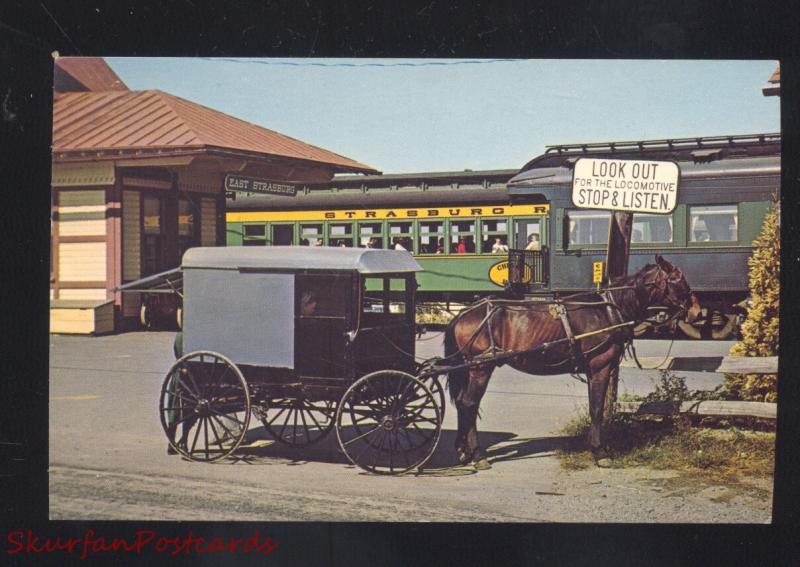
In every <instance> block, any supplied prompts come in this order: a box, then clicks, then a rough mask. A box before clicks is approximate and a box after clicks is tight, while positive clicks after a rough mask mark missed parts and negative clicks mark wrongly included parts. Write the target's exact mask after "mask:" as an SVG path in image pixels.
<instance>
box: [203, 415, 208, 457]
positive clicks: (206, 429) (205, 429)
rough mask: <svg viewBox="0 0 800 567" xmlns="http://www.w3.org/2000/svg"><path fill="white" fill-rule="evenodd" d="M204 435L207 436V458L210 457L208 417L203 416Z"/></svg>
mask: <svg viewBox="0 0 800 567" xmlns="http://www.w3.org/2000/svg"><path fill="white" fill-rule="evenodd" d="M202 421H203V435H204V437H205V448H206V459H207V458H208V418H206V417H203V418H202Z"/></svg>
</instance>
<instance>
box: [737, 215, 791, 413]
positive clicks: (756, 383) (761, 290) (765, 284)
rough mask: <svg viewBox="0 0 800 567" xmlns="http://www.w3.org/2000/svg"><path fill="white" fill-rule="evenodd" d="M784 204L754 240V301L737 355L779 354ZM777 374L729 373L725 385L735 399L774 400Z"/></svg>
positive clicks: (751, 285)
mask: <svg viewBox="0 0 800 567" xmlns="http://www.w3.org/2000/svg"><path fill="white" fill-rule="evenodd" d="M780 238H781V237H780V204H779V202H778V201H777V200H775V201H774V202H773V204H772V206H771V207H770V210H769V211H768V212H767V214H766V215H765V216H764V224H763V225H762V227H761V234H760V235H759V236H758V238H756V240H755V241H753V246H755V250H754V251H753V255H752V256H751V257H750V258H749V260H748V266H749V278H750V283H749V288H750V304H749V307H748V310H747V319H746V320H745V321H744V323H743V324H742V340H741V341H740V342H738V343H736V344H735V345H733V347H732V348H731V354H732V355H733V356H776V355H777V354H778V323H779V310H780V260H781V240H780ZM777 385H778V377H777V375H775V374H728V375H726V377H725V387H726V389H727V390H728V392H729V393H730V394H731V395H732V396H733V397H735V398H738V399H741V400H755V401H765V402H774V401H776V400H777Z"/></svg>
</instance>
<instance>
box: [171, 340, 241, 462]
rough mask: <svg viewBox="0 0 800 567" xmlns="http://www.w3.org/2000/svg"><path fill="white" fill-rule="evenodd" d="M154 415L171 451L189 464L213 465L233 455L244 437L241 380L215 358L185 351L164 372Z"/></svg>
mask: <svg viewBox="0 0 800 567" xmlns="http://www.w3.org/2000/svg"><path fill="white" fill-rule="evenodd" d="M159 413H160V415H161V426H162V427H163V428H164V432H165V433H166V434H167V440H168V441H169V444H170V446H171V447H172V448H173V449H174V450H175V451H177V452H178V453H180V454H181V455H183V456H184V457H186V458H188V459H191V460H193V461H217V460H219V459H222V458H224V457H226V456H228V455H230V454H231V453H233V452H234V451H235V450H236V448H237V447H239V445H240V444H241V442H242V440H243V439H244V436H245V434H246V433H247V426H248V424H249V422H250V394H249V392H248V389H247V382H246V381H245V379H244V376H243V375H242V372H241V371H240V370H239V369H238V368H237V367H236V365H235V364H234V363H233V362H231V361H230V360H228V359H227V358H226V357H224V356H222V355H221V354H218V353H216V352H211V351H196V352H191V353H189V354H187V355H186V356H183V357H181V358H180V359H178V360H177V361H176V362H175V364H174V365H173V366H172V368H170V370H169V372H168V373H167V377H166V379H165V380H164V385H163V386H162V387H161V398H160V401H159ZM179 431H180V436H178V432H179Z"/></svg>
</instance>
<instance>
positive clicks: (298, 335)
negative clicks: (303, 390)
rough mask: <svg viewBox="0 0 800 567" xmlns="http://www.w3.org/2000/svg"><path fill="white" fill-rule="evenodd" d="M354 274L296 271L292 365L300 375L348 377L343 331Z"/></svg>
mask: <svg viewBox="0 0 800 567" xmlns="http://www.w3.org/2000/svg"><path fill="white" fill-rule="evenodd" d="M355 277H356V276H355V275H354V274H351V273H348V272H339V273H306V274H297V276H296V278H295V284H296V285H295V290H296V291H295V302H296V303H295V305H296V309H295V313H296V316H295V330H294V345H295V348H294V356H295V366H294V367H295V370H296V371H297V373H298V374H299V375H300V376H319V377H324V378H340V377H341V378H349V377H350V374H351V372H350V365H349V362H348V360H347V339H346V333H347V331H348V330H349V328H350V327H351V324H350V319H351V318H350V317H349V314H350V313H351V312H352V295H353V286H354V281H355ZM286 332H291V330H290V329H286Z"/></svg>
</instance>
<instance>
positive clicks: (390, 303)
mask: <svg viewBox="0 0 800 567" xmlns="http://www.w3.org/2000/svg"><path fill="white" fill-rule="evenodd" d="M361 311H362V313H364V314H365V315H371V316H372V317H373V318H380V319H385V318H394V317H397V318H403V317H404V316H405V314H406V313H407V312H408V295H407V294H406V280H405V279H404V278H387V277H368V278H366V286H365V290H364V294H363V298H362V301H361ZM373 314H380V315H381V317H375V315H373Z"/></svg>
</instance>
